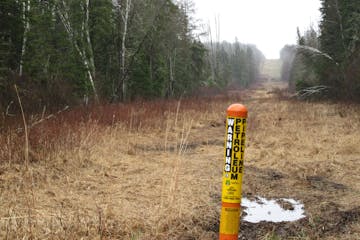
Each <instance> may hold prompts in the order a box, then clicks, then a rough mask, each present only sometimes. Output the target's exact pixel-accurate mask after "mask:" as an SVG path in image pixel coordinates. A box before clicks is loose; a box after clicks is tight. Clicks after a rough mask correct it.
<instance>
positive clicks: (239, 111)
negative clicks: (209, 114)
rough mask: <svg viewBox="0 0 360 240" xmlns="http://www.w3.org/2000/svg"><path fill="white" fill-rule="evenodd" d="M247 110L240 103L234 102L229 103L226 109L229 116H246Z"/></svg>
mask: <svg viewBox="0 0 360 240" xmlns="http://www.w3.org/2000/svg"><path fill="white" fill-rule="evenodd" d="M247 113H248V110H247V108H246V107H245V106H244V105H242V104H240V103H234V104H231V105H230V106H229V107H228V109H227V115H228V116H229V117H243V118H246V117H247Z"/></svg>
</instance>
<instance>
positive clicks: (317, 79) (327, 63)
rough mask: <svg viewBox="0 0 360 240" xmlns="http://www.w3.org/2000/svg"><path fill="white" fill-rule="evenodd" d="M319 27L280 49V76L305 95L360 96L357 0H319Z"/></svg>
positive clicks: (359, 41) (359, 5)
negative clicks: (281, 63) (294, 43)
mask: <svg viewBox="0 0 360 240" xmlns="http://www.w3.org/2000/svg"><path fill="white" fill-rule="evenodd" d="M320 11H321V21H320V25H319V30H318V31H317V30H315V28H314V27H313V26H311V27H310V28H309V29H308V30H306V31H305V32H304V33H301V32H300V31H299V29H298V38H297V39H298V40H297V45H287V46H285V47H284V48H283V49H282V50H281V60H282V62H283V65H282V79H283V80H285V81H288V82H289V84H290V88H291V89H293V90H296V91H298V92H300V93H302V94H305V96H311V97H330V98H334V99H340V98H342V99H345V98H346V99H351V100H357V101H359V100H360V68H359V66H360V2H359V1H357V0H341V1H339V0H321V8H320Z"/></svg>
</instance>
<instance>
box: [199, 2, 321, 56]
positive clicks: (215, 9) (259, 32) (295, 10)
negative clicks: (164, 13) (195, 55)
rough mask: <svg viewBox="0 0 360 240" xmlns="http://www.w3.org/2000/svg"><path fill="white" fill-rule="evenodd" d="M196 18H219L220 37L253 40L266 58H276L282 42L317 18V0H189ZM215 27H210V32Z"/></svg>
mask: <svg viewBox="0 0 360 240" xmlns="http://www.w3.org/2000/svg"><path fill="white" fill-rule="evenodd" d="M193 2H194V3H195V11H196V16H195V17H196V18H199V19H201V20H202V21H203V22H204V23H209V22H210V23H211V24H212V25H214V22H215V20H214V19H215V16H219V19H220V39H221V40H226V41H230V42H234V40H235V37H237V38H238V40H239V42H242V43H253V44H255V45H256V46H257V47H258V48H259V49H260V50H261V51H262V52H263V53H264V54H265V56H266V57H267V58H269V59H270V58H279V51H280V50H281V48H282V47H283V46H284V45H285V44H292V43H295V42H296V27H299V28H300V30H301V31H304V30H305V29H307V28H308V27H309V26H310V24H314V26H316V27H317V25H318V22H319V19H320V12H319V8H320V1H319V0H193ZM214 31H215V29H214V30H213V32H214Z"/></svg>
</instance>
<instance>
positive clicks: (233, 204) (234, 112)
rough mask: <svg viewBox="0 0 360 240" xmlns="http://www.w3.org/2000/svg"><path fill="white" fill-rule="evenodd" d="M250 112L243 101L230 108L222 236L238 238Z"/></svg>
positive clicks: (224, 174)
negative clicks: (247, 120) (246, 135)
mask: <svg viewBox="0 0 360 240" xmlns="http://www.w3.org/2000/svg"><path fill="white" fill-rule="evenodd" d="M247 113H248V111H247V108H246V107H245V106H244V105H241V104H232V105H230V106H229V107H228V109H227V117H226V137H225V163H224V169H223V177H222V194H221V216H220V234H219V239H220V240H238V235H239V225H240V204H241V185H242V177H243V172H244V152H245V129H246V118H247Z"/></svg>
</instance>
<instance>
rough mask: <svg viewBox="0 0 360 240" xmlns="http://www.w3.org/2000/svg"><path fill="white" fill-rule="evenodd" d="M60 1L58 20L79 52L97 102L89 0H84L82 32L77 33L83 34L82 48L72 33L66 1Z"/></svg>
mask: <svg viewBox="0 0 360 240" xmlns="http://www.w3.org/2000/svg"><path fill="white" fill-rule="evenodd" d="M60 2H61V4H62V8H63V10H61V9H60V7H58V14H59V17H60V20H61V22H62V24H63V25H64V27H65V30H66V32H67V34H68V37H69V39H70V41H71V42H72V44H73V45H74V47H75V50H76V51H77V53H78V54H79V56H80V58H81V60H82V62H83V64H84V67H85V69H86V75H87V76H88V80H89V82H90V85H91V88H92V90H93V94H94V98H95V101H96V102H98V101H99V98H98V95H97V91H96V87H95V83H94V78H95V65H94V56H93V51H92V45H91V40H90V34H89V0H85V7H84V8H83V9H84V11H85V13H84V14H85V18H84V22H83V24H82V29H81V31H82V32H81V34H78V35H80V36H82V37H83V36H85V37H83V38H85V43H86V44H85V45H86V46H84V47H83V48H80V45H79V43H78V41H77V39H75V34H74V31H75V30H74V29H73V27H72V26H71V22H70V18H69V15H68V11H70V9H69V8H68V7H67V6H66V3H65V1H64V0H61V1H60ZM86 48H87V49H88V52H89V53H88V54H87V51H86ZM88 55H89V56H88Z"/></svg>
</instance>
